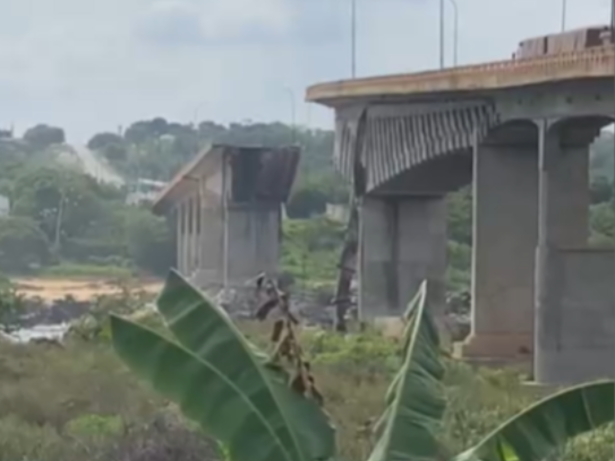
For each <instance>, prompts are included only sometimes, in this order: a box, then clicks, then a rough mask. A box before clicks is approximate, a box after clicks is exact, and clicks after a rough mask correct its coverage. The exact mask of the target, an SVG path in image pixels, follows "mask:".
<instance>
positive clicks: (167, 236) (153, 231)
mask: <svg viewBox="0 0 615 461" xmlns="http://www.w3.org/2000/svg"><path fill="white" fill-rule="evenodd" d="M126 236H127V247H128V256H129V257H130V259H131V260H132V261H133V262H134V263H135V264H136V265H137V266H139V267H140V268H143V269H145V270H148V271H150V272H151V273H154V274H164V273H166V272H167V271H168V270H169V268H170V267H172V266H173V263H174V258H175V245H174V241H173V237H172V233H171V229H170V226H169V224H168V222H167V220H166V219H164V218H160V217H158V216H154V215H153V214H152V213H151V212H150V211H149V210H145V209H142V208H134V209H132V210H131V211H130V213H129V214H128V216H127V221H126Z"/></svg>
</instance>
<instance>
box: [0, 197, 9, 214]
mask: <svg viewBox="0 0 615 461" xmlns="http://www.w3.org/2000/svg"><path fill="white" fill-rule="evenodd" d="M10 211H11V203H10V201H9V199H8V197H5V196H4V195H0V217H1V216H8V215H9V212H10Z"/></svg>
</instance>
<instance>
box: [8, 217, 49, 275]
mask: <svg viewBox="0 0 615 461" xmlns="http://www.w3.org/2000/svg"><path fill="white" fill-rule="evenodd" d="M49 256H50V253H49V241H48V239H47V236H46V235H45V234H44V233H43V232H41V230H40V229H39V227H38V225H37V223H36V221H34V220H33V219H30V218H26V217H4V218H0V270H3V271H6V272H9V273H19V272H25V271H28V270H30V269H32V267H33V266H42V265H44V264H45V263H47V262H48V261H49Z"/></svg>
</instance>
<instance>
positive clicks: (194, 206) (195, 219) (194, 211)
mask: <svg viewBox="0 0 615 461" xmlns="http://www.w3.org/2000/svg"><path fill="white" fill-rule="evenodd" d="M190 211H191V215H192V216H191V246H192V248H191V254H190V275H193V274H194V273H195V272H196V271H197V270H198V268H199V264H198V261H199V201H198V195H194V196H193V197H192V198H191V199H190Z"/></svg>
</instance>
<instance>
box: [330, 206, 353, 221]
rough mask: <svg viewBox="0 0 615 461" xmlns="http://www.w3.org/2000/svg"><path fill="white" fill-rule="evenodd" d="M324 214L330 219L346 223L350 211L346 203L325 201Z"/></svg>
mask: <svg viewBox="0 0 615 461" xmlns="http://www.w3.org/2000/svg"><path fill="white" fill-rule="evenodd" d="M325 215H326V216H327V218H329V219H330V220H331V221H335V222H340V223H347V222H348V219H349V218H350V211H349V210H348V206H347V205H339V204H335V203H327V210H326V211H325Z"/></svg>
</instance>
